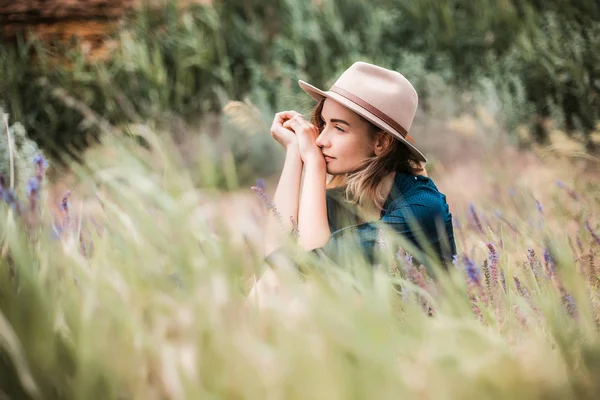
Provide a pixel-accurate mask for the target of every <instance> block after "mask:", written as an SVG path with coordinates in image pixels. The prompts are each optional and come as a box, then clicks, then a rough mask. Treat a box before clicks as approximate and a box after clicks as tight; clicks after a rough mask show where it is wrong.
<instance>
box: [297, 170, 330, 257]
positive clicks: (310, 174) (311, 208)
mask: <svg viewBox="0 0 600 400" xmlns="http://www.w3.org/2000/svg"><path fill="white" fill-rule="evenodd" d="M326 180H327V174H326V169H325V165H324V164H311V163H307V164H305V166H304V180H303V183H302V194H301V198H300V211H299V216H298V230H299V233H300V236H299V239H298V244H300V246H302V247H303V248H304V249H306V250H312V249H316V248H318V247H323V246H324V245H325V244H326V243H327V241H328V240H329V236H330V235H331V231H330V230H329V222H328V221H327V203H326V200H325V184H326Z"/></svg>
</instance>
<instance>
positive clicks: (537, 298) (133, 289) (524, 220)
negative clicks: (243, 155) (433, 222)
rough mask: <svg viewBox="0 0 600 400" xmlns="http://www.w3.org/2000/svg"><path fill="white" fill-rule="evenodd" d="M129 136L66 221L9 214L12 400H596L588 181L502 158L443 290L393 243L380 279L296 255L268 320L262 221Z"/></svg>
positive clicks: (3, 291)
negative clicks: (255, 293)
mask: <svg viewBox="0 0 600 400" xmlns="http://www.w3.org/2000/svg"><path fill="white" fill-rule="evenodd" d="M238 106H240V107H241V105H238ZM229 111H231V112H234V113H235V112H236V110H229ZM237 111H239V110H237ZM239 117H240V116H239V115H238V118H239ZM128 129H129V131H130V132H128V134H127V135H124V134H122V133H121V132H114V133H115V134H114V135H112V134H107V135H104V136H103V137H102V140H103V141H104V142H103V143H102V146H98V147H97V148H96V149H94V150H99V148H100V147H103V148H104V149H105V151H106V152H109V154H111V156H110V157H109V156H107V153H106V152H94V151H92V152H90V154H87V155H86V157H85V165H84V166H81V165H78V164H74V165H73V170H74V171H75V176H74V178H76V179H74V180H73V181H72V183H73V185H74V186H73V187H72V188H71V189H73V191H72V193H73V194H72V195H71V197H69V199H68V200H69V201H63V202H62V204H63V207H61V209H60V210H58V209H55V208H54V207H47V204H45V203H41V204H39V206H40V207H19V208H13V207H11V204H10V202H9V201H6V200H3V201H0V213H1V214H2V215H3V218H0V238H1V239H2V240H1V246H0V247H1V248H2V252H1V254H0V393H1V394H2V397H3V398H10V399H95V398H99V399H106V400H110V399H130V398H131V399H204V398H227V399H230V398H233V399H265V398H280V397H283V398H286V399H321V398H322V399H346V398H354V399H397V398H434V399H437V398H444V399H481V398H498V399H504V398H506V399H511V398H515V397H517V398H519V399H539V398H544V399H597V398H598V395H599V394H600V382H599V381H598V379H596V377H597V376H598V374H599V373H600V335H599V334H598V327H599V326H600V291H599V290H598V289H599V288H600V264H598V260H599V257H600V237H599V235H600V221H599V220H598V215H600V202H599V200H600V197H599V196H597V193H598V190H599V189H600V188H599V186H598V177H597V176H596V174H594V175H592V176H585V175H584V174H583V173H581V172H582V170H581V169H580V167H577V166H576V165H570V166H569V165H565V164H558V163H559V160H558V159H557V158H556V157H553V158H552V163H551V165H540V164H538V165H535V166H533V165H531V164H532V163H531V162H526V161H524V160H523V156H522V155H514V154H513V155H512V156H511V155H510V151H506V149H501V148H494V149H493V151H494V154H495V158H493V159H490V160H488V162H487V163H483V162H482V163H480V164H479V165H478V168H473V169H471V170H469V174H470V175H469V176H471V177H473V178H474V179H475V180H476V179H477V178H478V175H480V174H482V175H485V179H486V181H487V182H488V184H487V186H488V187H489V191H488V193H486V194H485V195H480V196H478V197H477V198H476V200H473V199H472V198H471V199H470V200H471V201H476V203H477V204H471V205H470V206H469V208H468V210H466V205H465V207H462V208H460V207H457V208H456V209H454V210H453V216H454V218H455V229H456V240H457V245H458V248H459V249H460V250H459V251H460V254H459V256H460V257H458V259H457V262H456V263H455V265H454V266H450V267H449V270H448V271H447V273H442V272H441V271H439V270H436V272H437V279H435V280H432V279H431V276H430V275H429V274H428V273H427V271H426V270H425V269H424V268H422V267H420V266H419V265H417V264H416V263H415V264H414V263H413V262H412V261H414V260H412V261H411V260H410V257H409V256H407V255H406V254H404V251H403V249H407V248H406V247H405V246H404V245H402V246H401V247H402V248H399V247H398V243H397V242H396V241H394V240H392V239H393V238H390V240H389V241H387V240H384V239H386V238H385V237H382V240H381V242H380V243H379V245H378V248H379V249H380V250H381V254H380V255H381V257H378V259H379V260H381V262H380V263H378V265H377V266H375V267H373V266H371V265H368V264H365V263H363V262H362V261H361V260H363V258H362V256H361V255H360V254H359V253H358V252H357V249H352V248H350V249H348V260H349V262H348V263H347V264H344V265H343V266H342V268H338V267H336V266H335V265H333V264H331V263H330V262H328V261H327V259H325V258H324V259H321V260H315V259H314V258H312V254H311V253H308V254H307V253H303V252H302V251H300V249H297V250H298V252H297V256H298V261H299V262H300V263H302V264H303V265H304V266H305V267H306V268H303V271H304V273H305V274H304V275H300V274H298V273H297V271H296V270H295V269H293V270H286V269H285V268H280V269H275V270H274V273H275V274H277V276H279V278H280V282H281V286H280V287H279V290H278V291H277V293H272V294H271V295H265V296H262V297H260V303H259V305H260V306H257V305H256V303H254V302H253V301H252V300H253V298H251V299H248V298H247V297H246V296H247V294H248V291H249V287H250V285H251V284H252V276H253V275H254V274H255V273H258V274H260V271H261V270H263V269H264V263H263V251H262V249H261V248H260V246H256V245H254V244H255V243H258V242H259V241H260V240H261V239H260V237H253V236H250V237H246V236H244V237H240V236H241V235H242V232H240V231H242V230H243V229H244V228H247V225H248V222H249V220H250V219H251V218H255V219H254V223H260V221H261V220H264V219H263V218H264V217H265V213H266V212H267V211H266V210H264V209H263V210H262V212H260V209H259V210H258V211H257V213H256V215H255V216H254V217H250V216H246V218H244V217H242V216H241V215H239V214H236V215H235V216H234V215H233V214H231V213H227V214H226V215H223V214H222V213H218V212H215V211H216V210H218V209H219V205H222V204H221V203H223V200H224V199H223V198H214V199H212V200H213V201H209V194H210V193H209V191H207V190H205V189H199V188H198V187H197V186H195V185H193V184H192V182H191V179H190V176H189V173H190V171H189V170H187V169H182V168H178V166H177V163H178V155H177V154H176V152H175V150H174V143H172V141H171V140H170V139H171V138H170V137H169V136H167V135H164V134H161V133H156V132H154V131H153V130H152V129H150V128H149V127H147V126H143V125H138V126H131V127H128ZM137 136H141V137H143V138H144V139H145V143H146V145H145V146H139V143H138V141H137V140H133V139H132V138H134V137H137ZM527 165H529V167H528V168H527ZM205 167H207V168H208V170H206V171H204V172H203V174H205V175H206V176H211V175H212V174H213V172H214V170H212V169H210V168H211V167H210V165H209V164H207V165H206V166H205ZM534 168H538V169H539V170H534ZM545 169H549V171H547V172H549V173H544V172H543V170H545ZM445 175H451V174H450V173H449V174H445ZM458 176H459V177H462V176H464V175H461V174H460V173H459V175H458ZM456 177H457V176H456V175H455V176H454V178H455V179H456ZM556 178H562V179H565V178H568V179H572V182H571V181H568V182H566V183H564V182H559V183H558V184H554V180H555V179H556ZM527 179H529V181H528V180H527ZM532 181H538V186H537V187H535V185H532V184H531V182H532ZM448 182H456V180H454V181H452V180H450V181H447V182H446V183H448ZM43 184H44V185H45V182H43ZM469 184H471V185H473V183H470V182H467V185H466V186H465V185H464V184H461V185H460V188H455V190H460V191H469V190H471V191H472V190H473V188H472V187H471V188H469V186H468V185H469ZM471 193H472V192H471ZM20 197H21V198H23V196H22V194H20ZM34 200H35V199H33V198H31V197H29V198H27V199H24V201H25V203H27V202H32V201H34ZM225 201H227V200H225ZM230 201H231V200H230ZM253 201H255V202H256V203H254V205H256V206H260V202H261V199H260V198H258V197H257V198H248V197H247V198H245V199H244V203H245V206H246V207H248V209H250V207H249V205H250V203H252V202H253ZM5 202H8V203H9V204H5ZM71 202H72V203H73V206H71V205H70V204H71ZM214 203H219V204H214ZM232 204H233V203H229V204H226V206H231V205H232ZM231 208H233V207H231ZM16 210H21V211H20V212H19V211H16ZM247 232H248V231H247ZM301 234H302V233H301ZM400 243H402V242H400ZM290 248H291V249H294V246H293V245H292V244H290Z"/></svg>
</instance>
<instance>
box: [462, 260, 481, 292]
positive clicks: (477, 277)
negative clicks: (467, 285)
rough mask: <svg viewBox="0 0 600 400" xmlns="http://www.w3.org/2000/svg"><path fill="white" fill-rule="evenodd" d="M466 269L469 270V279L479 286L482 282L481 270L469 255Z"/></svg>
mask: <svg viewBox="0 0 600 400" xmlns="http://www.w3.org/2000/svg"><path fill="white" fill-rule="evenodd" d="M465 271H466V272H467V276H468V277H469V280H470V281H471V282H473V283H475V284H476V285H477V286H479V284H480V283H481V271H480V270H479V267H478V266H477V265H476V264H475V262H474V261H473V260H471V259H470V258H469V257H468V256H465Z"/></svg>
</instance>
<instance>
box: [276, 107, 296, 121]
mask: <svg viewBox="0 0 600 400" xmlns="http://www.w3.org/2000/svg"><path fill="white" fill-rule="evenodd" d="M297 115H300V113H299V112H297V111H294V110H289V111H281V112H278V113H277V114H275V121H276V122H277V123H279V124H282V123H284V122H285V121H287V120H290V119H292V118H294V117H295V116H297Z"/></svg>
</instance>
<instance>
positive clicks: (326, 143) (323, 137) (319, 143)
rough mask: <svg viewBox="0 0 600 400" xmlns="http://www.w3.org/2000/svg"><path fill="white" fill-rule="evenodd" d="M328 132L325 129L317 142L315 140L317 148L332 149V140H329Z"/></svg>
mask: <svg viewBox="0 0 600 400" xmlns="http://www.w3.org/2000/svg"><path fill="white" fill-rule="evenodd" d="M326 131H327V129H323V131H322V132H321V133H320V134H319V136H318V137H317V140H315V143H316V145H317V146H319V147H331V140H329V139H328V138H327V136H326V134H327V133H326Z"/></svg>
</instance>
